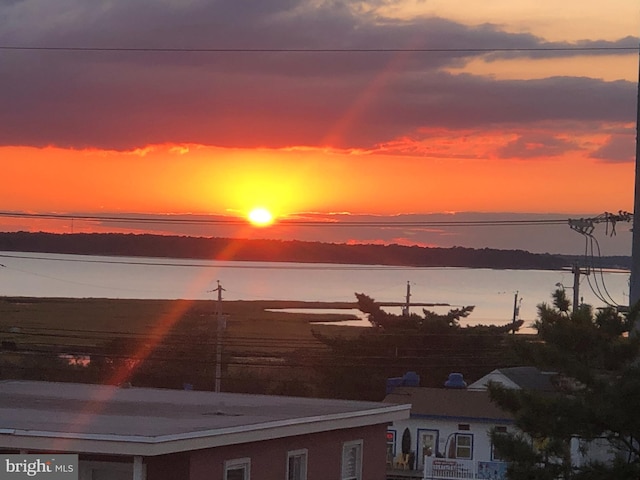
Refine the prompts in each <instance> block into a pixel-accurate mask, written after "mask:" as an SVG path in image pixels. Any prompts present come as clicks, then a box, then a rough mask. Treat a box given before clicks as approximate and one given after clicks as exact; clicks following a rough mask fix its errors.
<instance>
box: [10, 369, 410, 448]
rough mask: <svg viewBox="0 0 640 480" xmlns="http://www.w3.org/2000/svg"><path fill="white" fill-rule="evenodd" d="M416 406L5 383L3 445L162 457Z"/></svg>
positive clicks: (380, 418) (386, 418)
mask: <svg viewBox="0 0 640 480" xmlns="http://www.w3.org/2000/svg"><path fill="white" fill-rule="evenodd" d="M409 408H410V406H409V405H389V404H384V403H376V402H357V401H347V400H326V399H312V398H296V397H277V396H267V395H245V394H234V393H214V392H198V391H183V390H168V389H152V388H133V387H132V388H120V387H115V386H107V385H89V384H73V383H54V382H35V381H2V382H0V448H10V449H14V448H16V449H27V450H29V449H30V450H56V451H61V452H87V453H106V454H126V455H160V454H166V453H173V452H179V451H186V450H195V449H200V448H211V447H215V446H221V445H233V444H239V443H246V442H253V441H259V440H269V439H273V438H281V437H287V436H292V435H302V434H309V433H316V432H323V431H330V430H337V429H343V428H352V427H361V426H368V425H376V424H380V423H387V422H392V421H394V420H399V419H403V418H408V417H409Z"/></svg>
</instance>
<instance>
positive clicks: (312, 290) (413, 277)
mask: <svg viewBox="0 0 640 480" xmlns="http://www.w3.org/2000/svg"><path fill="white" fill-rule="evenodd" d="M0 264H2V267H0V295H3V296H33V297H70V298H90V297H93V298H139V299H214V298H217V293H216V292H214V291H213V290H214V289H215V288H216V286H217V281H218V280H219V281H220V284H221V285H222V287H223V288H224V289H225V291H224V294H223V298H224V299H226V300H302V301H336V302H337V301H348V302H351V301H355V296H354V293H355V292H360V293H364V294H366V295H368V296H370V297H373V298H374V299H376V300H378V301H381V302H402V301H404V299H405V294H406V288H407V282H409V284H410V287H411V294H412V296H411V300H412V301H413V302H431V303H448V304H450V305H451V306H456V307H458V306H464V305H475V310H474V312H473V313H472V315H471V316H470V317H469V318H468V320H467V322H466V323H468V324H477V323H485V324H486V323H494V324H503V323H506V322H509V321H511V318H512V316H513V307H514V298H515V294H516V292H518V298H519V299H520V298H521V299H522V300H521V302H520V318H522V319H523V320H525V325H526V324H528V323H530V322H531V321H533V320H535V318H536V306H537V305H538V304H539V303H541V302H550V301H551V292H552V291H553V290H555V289H556V284H558V283H560V284H563V285H564V287H565V288H567V290H568V292H567V294H568V296H569V298H572V296H573V292H572V290H571V288H569V287H572V286H573V274H572V273H571V272H570V271H546V270H492V269H468V268H415V267H385V266H363V265H332V264H299V263H266V262H219V261H207V260H183V259H153V258H139V257H103V256H83V255H59V254H42V253H19V252H0ZM628 279H629V273H628V272H605V273H603V274H600V273H592V274H591V275H589V276H582V281H581V285H580V296H581V297H584V301H585V302H586V303H590V304H592V305H593V306H594V307H598V306H603V305H604V304H603V302H601V301H600V300H598V298H597V296H596V295H595V294H594V292H593V291H592V287H593V290H595V291H596V292H598V291H599V292H600V293H599V296H606V297H607V298H608V297H609V296H610V297H611V298H612V299H613V301H615V302H616V303H618V304H627V303H628ZM414 309H415V311H417V312H420V311H421V307H414ZM430 309H431V308H430ZM447 309H448V307H447V308H442V307H441V308H433V309H432V310H436V311H438V310H439V311H443V310H447ZM390 311H393V310H392V309H390ZM394 313H399V309H397V311H396V312H394Z"/></svg>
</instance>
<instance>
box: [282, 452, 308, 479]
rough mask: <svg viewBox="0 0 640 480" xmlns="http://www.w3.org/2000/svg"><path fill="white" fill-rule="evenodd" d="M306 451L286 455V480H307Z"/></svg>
mask: <svg viewBox="0 0 640 480" xmlns="http://www.w3.org/2000/svg"><path fill="white" fill-rule="evenodd" d="M307 456H308V452H307V449H306V448H304V449H302V450H293V451H291V452H288V453H287V480H307Z"/></svg>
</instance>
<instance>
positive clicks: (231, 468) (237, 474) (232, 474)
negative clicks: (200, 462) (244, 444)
mask: <svg viewBox="0 0 640 480" xmlns="http://www.w3.org/2000/svg"><path fill="white" fill-rule="evenodd" d="M250 478H251V459H250V458H236V459H234V460H227V461H226V462H224V480H249V479H250Z"/></svg>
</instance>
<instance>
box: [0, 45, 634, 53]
mask: <svg viewBox="0 0 640 480" xmlns="http://www.w3.org/2000/svg"><path fill="white" fill-rule="evenodd" d="M0 50H14V51H44V52H47V51H54V52H55V51H61V52H122V53H147V52H157V53H501V52H602V51H607V52H635V51H638V47H637V46H636V47H631V46H629V47H622V46H600V47H596V46H571V47H486V48H479V47H474V48H471V47H469V48H190V47H183V48H180V47H178V48H176V47H72V46H58V47H55V46H44V45H33V46H28V45H0Z"/></svg>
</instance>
